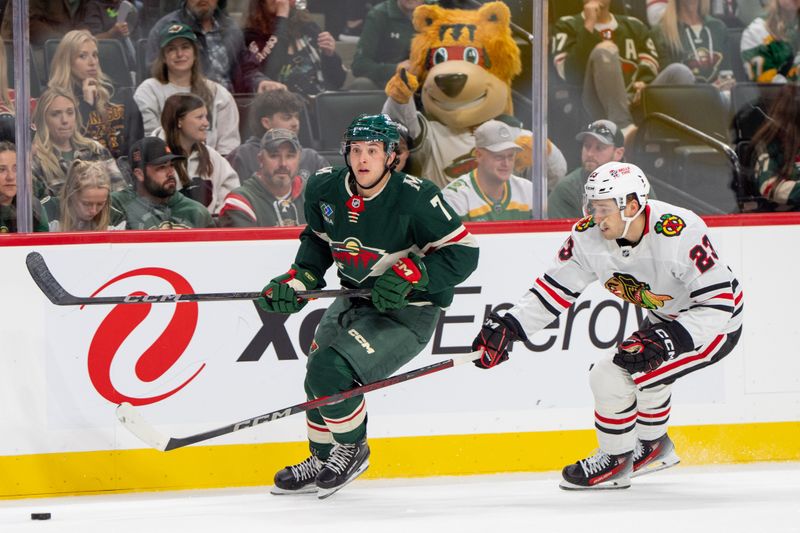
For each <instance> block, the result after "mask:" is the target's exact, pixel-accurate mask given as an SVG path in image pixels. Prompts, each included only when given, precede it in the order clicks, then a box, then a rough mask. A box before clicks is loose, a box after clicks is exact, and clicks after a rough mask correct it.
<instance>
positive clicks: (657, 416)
mask: <svg viewBox="0 0 800 533" xmlns="http://www.w3.org/2000/svg"><path fill="white" fill-rule="evenodd" d="M671 392H672V385H671V384H669V385H659V386H657V387H652V388H649V389H645V390H643V391H639V392H638V393H637V395H636V397H637V402H638V405H639V417H638V419H637V421H636V434H637V436H638V437H639V439H641V440H656V439H657V438H659V437H661V436H662V435H664V434H665V433H666V432H667V422H669V414H670V411H671V408H672V402H671V400H672V396H671Z"/></svg>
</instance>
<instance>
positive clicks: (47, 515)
mask: <svg viewBox="0 0 800 533" xmlns="http://www.w3.org/2000/svg"><path fill="white" fill-rule="evenodd" d="M31 520H50V513H31Z"/></svg>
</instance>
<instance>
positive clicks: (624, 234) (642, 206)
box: [618, 204, 647, 240]
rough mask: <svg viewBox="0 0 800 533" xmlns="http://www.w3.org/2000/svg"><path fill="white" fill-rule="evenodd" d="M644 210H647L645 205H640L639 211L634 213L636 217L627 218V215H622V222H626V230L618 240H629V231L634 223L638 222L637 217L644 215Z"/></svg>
mask: <svg viewBox="0 0 800 533" xmlns="http://www.w3.org/2000/svg"><path fill="white" fill-rule="evenodd" d="M645 205H647V204H645ZM644 208H645V206H644V205H640V206H639V210H638V211H636V213H634V215H633V216H632V217H626V216H625V215H623V214H622V213H620V216H621V217H622V220H623V221H625V229H623V230H622V235H620V236H619V237H618V238H620V239H628V237H626V235H627V234H628V230H629V229H631V224H633V221H634V220H636V217H638V216H639V215H641V214H642V212H644ZM628 240H630V239H628Z"/></svg>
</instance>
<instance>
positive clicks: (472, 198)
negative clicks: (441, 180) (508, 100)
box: [442, 120, 533, 222]
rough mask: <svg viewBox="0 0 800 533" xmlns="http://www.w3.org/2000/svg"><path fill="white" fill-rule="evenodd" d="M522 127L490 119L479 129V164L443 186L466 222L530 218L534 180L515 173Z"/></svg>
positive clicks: (443, 191) (477, 132)
mask: <svg viewBox="0 0 800 533" xmlns="http://www.w3.org/2000/svg"><path fill="white" fill-rule="evenodd" d="M520 133H521V132H520V130H519V128H514V127H512V126H509V125H508V124H506V123H504V122H500V121H499V120H489V121H486V122H484V123H483V124H481V125H480V126H478V128H477V129H476V130H475V160H476V162H477V167H476V168H475V169H474V170H472V171H471V172H469V173H468V174H464V175H463V176H460V177H458V178H456V179H455V180H454V181H452V182H451V183H450V184H449V185H448V186H447V187H445V188H444V189H442V195H443V196H444V199H445V200H447V203H448V204H450V207H452V208H453V211H455V212H456V214H457V215H458V216H459V217H461V220H462V221H474V222H484V221H496V220H530V219H531V218H533V213H532V211H531V207H532V205H533V188H532V187H531V182H530V181H528V180H526V179H523V178H520V177H518V176H514V175H513V174H512V172H513V171H514V159H515V158H516V156H517V153H518V152H519V151H520V150H522V147H520V146H519V145H518V144H516V143H515V142H514V139H516V138H517V137H519V136H520Z"/></svg>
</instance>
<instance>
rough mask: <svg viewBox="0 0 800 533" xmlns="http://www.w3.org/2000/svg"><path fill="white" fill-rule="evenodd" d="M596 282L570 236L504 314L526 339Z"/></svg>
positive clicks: (556, 316) (577, 244)
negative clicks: (552, 259)
mask: <svg viewBox="0 0 800 533" xmlns="http://www.w3.org/2000/svg"><path fill="white" fill-rule="evenodd" d="M596 280H597V276H596V275H595V274H594V273H593V272H591V271H590V270H589V269H588V267H587V263H586V261H585V259H584V258H583V257H582V254H581V249H580V244H579V242H578V241H577V240H576V239H575V238H574V235H570V236H569V237H568V238H567V240H566V241H565V242H564V245H563V246H562V247H561V249H560V250H559V251H558V254H557V255H556V258H555V261H554V263H553V265H552V266H551V267H550V268H549V269H547V271H546V272H545V273H544V274H542V275H541V276H539V277H538V278H536V279H535V280H534V282H533V285H532V287H531V288H530V289H529V290H528V292H527V293H525V294H524V295H523V296H522V298H521V299H520V300H519V301H518V302H517V303H516V305H515V306H514V307H513V308H511V309H510V310H509V311H508V312H509V313H510V314H511V315H513V316H514V318H516V319H517V321H518V322H519V323H520V324H521V325H522V327H523V329H524V330H525V334H526V335H527V336H528V337H530V336H531V335H535V334H536V333H537V332H538V331H540V330H541V329H542V328H544V327H545V326H547V325H548V324H550V323H551V322H553V320H555V319H556V318H558V316H559V315H560V314H561V313H562V312H563V311H565V310H567V309H569V308H570V306H572V304H573V303H575V300H577V299H578V297H579V296H580V295H581V292H583V290H584V289H585V288H586V286H587V285H589V284H590V283H592V282H593V281H596Z"/></svg>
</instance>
